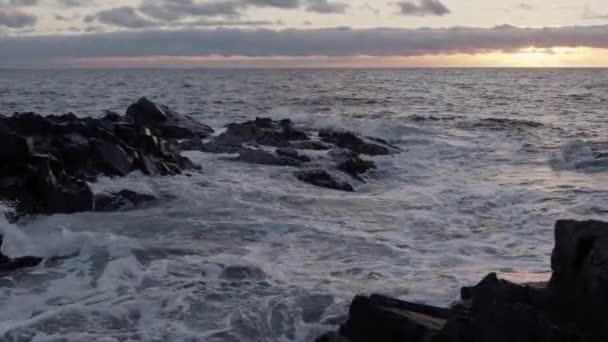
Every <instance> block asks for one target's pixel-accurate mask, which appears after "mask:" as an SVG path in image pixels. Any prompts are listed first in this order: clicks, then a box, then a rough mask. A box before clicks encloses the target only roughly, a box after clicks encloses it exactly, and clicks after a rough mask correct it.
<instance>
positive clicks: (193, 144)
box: [179, 138, 205, 152]
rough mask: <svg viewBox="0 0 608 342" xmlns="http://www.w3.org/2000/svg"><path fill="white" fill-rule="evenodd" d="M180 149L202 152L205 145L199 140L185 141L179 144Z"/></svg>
mask: <svg viewBox="0 0 608 342" xmlns="http://www.w3.org/2000/svg"><path fill="white" fill-rule="evenodd" d="M179 148H180V149H181V150H182V151H201V152H203V151H204V150H205V144H203V141H202V140H201V139H199V138H194V139H189V140H184V141H182V142H180V143H179Z"/></svg>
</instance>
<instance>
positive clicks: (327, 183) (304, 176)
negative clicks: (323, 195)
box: [295, 169, 355, 192]
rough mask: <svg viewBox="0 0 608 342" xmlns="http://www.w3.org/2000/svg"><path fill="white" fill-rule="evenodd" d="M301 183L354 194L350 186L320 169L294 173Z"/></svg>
mask: <svg viewBox="0 0 608 342" xmlns="http://www.w3.org/2000/svg"><path fill="white" fill-rule="evenodd" d="M295 176H296V178H298V179H299V180H301V181H302V182H305V183H309V184H312V185H316V186H320V187H323V188H329V189H334V190H340V191H348V192H354V191H355V189H354V188H353V186H352V185H350V184H348V183H347V182H345V181H342V180H340V179H339V178H338V177H336V176H334V175H332V174H330V173H329V172H327V171H325V170H321V169H313V170H302V171H298V172H296V173H295Z"/></svg>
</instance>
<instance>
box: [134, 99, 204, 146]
mask: <svg viewBox="0 0 608 342" xmlns="http://www.w3.org/2000/svg"><path fill="white" fill-rule="evenodd" d="M127 117H128V118H130V119H131V120H132V121H133V122H134V123H135V124H136V125H140V126H147V127H150V128H152V130H153V131H154V132H155V133H156V134H157V135H159V136H161V137H163V138H165V139H189V138H193V137H195V136H198V137H200V138H205V137H207V136H209V135H210V134H212V133H213V129H212V128H211V127H209V126H207V125H204V124H202V123H200V122H198V121H196V120H195V119H193V118H192V117H190V116H187V115H186V116H184V115H179V114H177V113H176V112H174V111H173V110H171V109H170V108H169V107H167V106H163V105H157V104H155V103H154V102H152V101H150V100H148V99H146V98H145V97H143V98H141V99H140V100H139V101H137V103H134V104H132V105H131V106H130V107H129V108H128V109H127Z"/></svg>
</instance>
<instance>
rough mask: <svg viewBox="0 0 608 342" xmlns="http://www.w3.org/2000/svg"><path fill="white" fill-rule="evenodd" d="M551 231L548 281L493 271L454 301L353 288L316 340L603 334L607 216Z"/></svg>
mask: <svg viewBox="0 0 608 342" xmlns="http://www.w3.org/2000/svg"><path fill="white" fill-rule="evenodd" d="M555 238H556V243H555V248H554V250H553V254H552V258H551V267H552V269H553V275H552V277H551V280H550V282H549V283H548V284H546V286H539V285H538V284H514V283H511V282H508V281H505V280H501V279H499V278H498V276H497V275H496V274H490V275H488V276H486V277H485V278H484V279H483V280H482V281H481V282H480V283H479V284H477V285H476V286H473V287H465V288H463V289H462V290H461V299H462V302H461V304H459V305H457V306H454V307H451V308H436V307H431V306H427V305H421V304H414V303H408V302H404V301H401V300H398V299H393V298H388V297H383V296H377V295H375V296H371V297H365V296H357V297H356V298H355V299H354V300H353V302H352V304H351V308H350V313H349V318H348V321H347V322H346V323H344V324H343V325H342V326H341V327H340V329H339V331H338V332H337V333H331V334H327V335H325V336H322V337H320V338H319V339H318V341H350V342H392V341H411V342H429V341H431V342H511V341H518V342H555V341H558V342H605V341H608V276H606V275H607V274H608V223H604V222H600V221H572V220H562V221H558V222H557V224H556V226H555Z"/></svg>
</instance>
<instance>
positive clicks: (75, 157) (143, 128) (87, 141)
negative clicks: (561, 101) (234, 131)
mask: <svg viewBox="0 0 608 342" xmlns="http://www.w3.org/2000/svg"><path fill="white" fill-rule="evenodd" d="M212 131H213V130H212V129H211V128H209V127H208V126H205V125H203V124H200V123H198V122H196V121H195V120H193V119H192V118H190V117H187V116H180V115H179V114H177V113H175V112H174V111H172V110H170V109H169V108H167V107H165V106H161V105H156V104H154V103H152V102H150V101H149V100H147V99H145V98H142V99H141V100H139V101H138V102H137V103H135V104H133V105H132V106H131V107H129V109H128V110H127V115H125V116H120V115H118V114H116V113H107V114H106V115H105V116H103V117H102V118H100V119H94V118H78V117H77V116H75V115H73V114H67V115H50V116H41V115H37V114H34V113H16V114H14V115H13V116H10V117H2V116H0V144H2V146H3V148H2V151H0V199H2V200H5V201H9V202H14V203H15V206H16V209H17V211H18V212H19V213H20V214H37V213H43V214H53V213H74V212H80V211H88V210H93V208H94V202H95V198H94V195H93V193H92V191H91V190H90V188H89V186H88V184H87V182H91V181H94V180H95V179H96V178H97V177H98V176H100V175H106V176H118V177H121V176H125V175H127V174H129V173H131V172H133V171H136V170H139V171H141V172H143V173H144V174H147V175H153V176H156V175H175V174H180V173H182V172H183V171H184V170H189V169H198V168H200V167H198V166H197V165H195V164H194V163H192V162H191V161H190V160H189V159H188V158H185V157H183V156H181V155H180V148H179V146H177V144H175V143H174V140H173V139H175V138H182V137H188V138H192V137H197V138H200V137H206V136H207V135H209V134H210V133H212Z"/></svg>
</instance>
